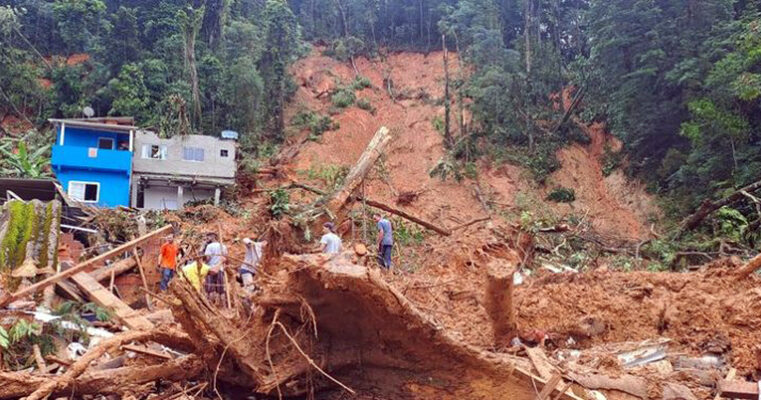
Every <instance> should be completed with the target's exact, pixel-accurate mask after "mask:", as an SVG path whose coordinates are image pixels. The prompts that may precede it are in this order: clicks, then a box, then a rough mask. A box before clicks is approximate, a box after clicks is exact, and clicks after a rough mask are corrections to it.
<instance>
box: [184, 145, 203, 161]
mask: <svg viewBox="0 0 761 400" xmlns="http://www.w3.org/2000/svg"><path fill="white" fill-rule="evenodd" d="M182 159H183V160H185V161H203V149H202V148H200V147H183V148H182Z"/></svg>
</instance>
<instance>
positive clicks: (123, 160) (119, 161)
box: [50, 145, 132, 174]
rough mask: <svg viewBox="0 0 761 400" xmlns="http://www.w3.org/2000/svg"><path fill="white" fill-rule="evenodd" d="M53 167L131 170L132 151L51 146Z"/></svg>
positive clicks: (126, 171)
mask: <svg viewBox="0 0 761 400" xmlns="http://www.w3.org/2000/svg"><path fill="white" fill-rule="evenodd" d="M50 163H51V164H52V165H53V167H64V168H78V169H90V170H101V171H124V172H125V173H127V174H129V173H131V172H132V152H130V151H127V150H104V149H98V148H95V147H76V146H60V145H56V146H53V157H52V159H51V161H50Z"/></svg>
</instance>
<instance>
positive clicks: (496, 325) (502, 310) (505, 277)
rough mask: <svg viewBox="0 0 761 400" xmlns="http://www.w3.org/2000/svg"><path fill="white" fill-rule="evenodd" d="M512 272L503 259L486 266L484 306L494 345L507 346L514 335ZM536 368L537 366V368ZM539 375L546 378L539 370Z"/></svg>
mask: <svg viewBox="0 0 761 400" xmlns="http://www.w3.org/2000/svg"><path fill="white" fill-rule="evenodd" d="M513 272H515V266H513V265H510V264H508V262H507V261H505V260H492V261H491V262H489V264H487V266H486V300H485V304H484V307H485V308H486V311H487V313H488V314H489V317H490V318H491V322H492V328H493V330H494V345H495V346H497V347H507V346H509V344H510V340H511V339H512V338H513V337H514V336H516V335H515V333H516V331H517V325H516V322H515V310H514V308H513ZM537 369H538V368H537ZM539 375H540V376H542V377H543V378H545V379H547V378H549V377H547V376H545V375H544V374H542V373H541V371H540V374H539Z"/></svg>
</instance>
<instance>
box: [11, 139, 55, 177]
mask: <svg viewBox="0 0 761 400" xmlns="http://www.w3.org/2000/svg"><path fill="white" fill-rule="evenodd" d="M9 144H10V143H8V142H6V143H5V145H0V154H1V155H2V158H3V161H2V163H3V164H2V167H3V169H2V174H3V175H14V176H19V177H22V178H43V177H47V176H50V172H49V170H48V168H47V166H48V164H49V163H50V159H49V158H48V157H47V156H46V153H47V151H48V150H49V149H50V145H45V146H42V147H40V148H38V149H37V150H35V151H33V152H30V151H29V150H28V149H27V147H26V143H25V142H19V143H18V147H17V151H15V152H14V151H11V150H9V148H10V147H11V146H9Z"/></svg>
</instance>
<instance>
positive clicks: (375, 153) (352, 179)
mask: <svg viewBox="0 0 761 400" xmlns="http://www.w3.org/2000/svg"><path fill="white" fill-rule="evenodd" d="M391 136H392V135H391V133H390V131H389V130H388V128H386V127H385V126H382V127H380V128H379V129H378V131H377V132H375V135H374V136H373V138H372V140H370V143H368V144H367V147H366V148H365V151H363V152H362V155H361V156H360V157H359V160H357V163H356V164H354V166H353V167H352V168H351V170H349V173H348V174H347V175H346V178H345V179H344V183H343V185H341V187H340V188H338V189H337V190H336V191H335V192H334V193H333V194H332V195H331V196H330V197H329V199H328V201H327V205H328V209H329V210H330V212H331V213H333V215H337V214H338V213H339V211H340V210H341V209H343V207H344V206H345V205H346V203H347V201H348V200H349V199H350V197H351V195H352V193H354V190H356V189H357V187H359V185H360V184H361V183H362V181H363V180H364V179H365V176H366V175H367V173H368V172H370V170H371V169H372V167H373V165H375V162H376V161H377V160H378V158H379V157H380V156H381V154H383V151H384V150H385V148H386V145H387V144H388V143H389V142H390V141H391Z"/></svg>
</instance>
